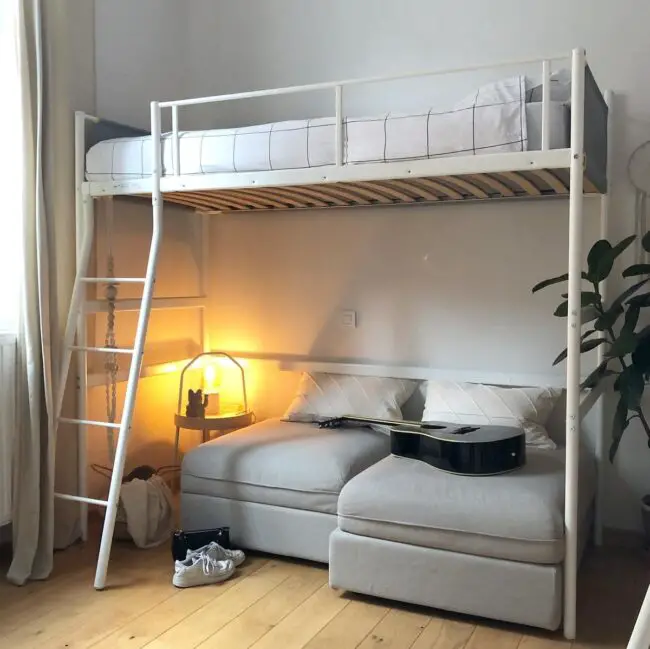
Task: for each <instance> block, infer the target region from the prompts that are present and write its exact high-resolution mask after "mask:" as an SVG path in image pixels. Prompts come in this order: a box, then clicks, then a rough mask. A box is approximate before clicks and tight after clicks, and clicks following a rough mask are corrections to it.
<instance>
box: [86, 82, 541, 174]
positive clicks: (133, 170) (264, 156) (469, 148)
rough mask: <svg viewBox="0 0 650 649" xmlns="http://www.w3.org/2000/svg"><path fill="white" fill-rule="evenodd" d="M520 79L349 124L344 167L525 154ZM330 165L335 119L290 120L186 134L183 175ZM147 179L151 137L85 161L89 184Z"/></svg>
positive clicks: (168, 165)
mask: <svg viewBox="0 0 650 649" xmlns="http://www.w3.org/2000/svg"><path fill="white" fill-rule="evenodd" d="M525 98H526V88H525V77H523V76H515V77H511V78H508V79H503V80H501V81H497V82H494V83H490V84H487V85H484V86H481V87H480V88H478V89H477V90H476V92H474V93H472V94H471V95H470V96H469V97H467V98H466V99H464V100H463V101H461V102H459V103H458V104H456V105H455V106H454V107H452V108H451V109H449V110H440V109H436V108H435V107H432V108H430V109H428V110H426V111H423V112H420V113H417V114H394V113H386V114H384V115H381V116H376V117H364V118H346V119H345V123H344V162H345V163H346V164H358V163H365V162H394V161H398V160H421V159H427V158H432V157H436V156H454V155H479V154H483V153H504V152H512V151H523V150H526V149H527V142H528V134H527V125H526V110H525V107H526V104H525ZM162 151H163V173H164V174H165V175H171V174H173V173H174V171H175V170H174V165H173V155H172V141H171V135H170V134H165V135H164V136H163V142H162ZM333 164H335V119H334V118H332V117H325V118H317V119H306V120H292V121H287V122H276V123H272V124H261V125H258V126H247V127H242V128H234V129H216V130H207V131H184V132H182V133H181V135H180V173H182V174H207V173H236V172H244V171H271V170H274V169H303V168H311V167H324V166H328V165H333ZM150 174H151V137H150V136H144V137H129V138H118V139H113V140H105V141H103V142H99V143H98V144H96V145H95V146H93V147H92V148H91V149H90V150H89V151H88V153H87V156H86V177H87V178H88V179H89V180H97V181H101V180H127V179H137V178H143V177H147V176H149V175H150Z"/></svg>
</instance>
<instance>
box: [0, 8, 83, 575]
mask: <svg viewBox="0 0 650 649" xmlns="http://www.w3.org/2000/svg"><path fill="white" fill-rule="evenodd" d="M0 4H1V5H2V6H3V9H2V13H3V14H4V16H5V18H6V22H4V28H5V29H6V31H5V35H9V37H10V38H11V43H12V44H13V48H12V49H13V52H14V59H13V66H14V67H13V73H14V74H15V75H16V76H15V78H16V79H17V80H18V82H19V88H20V92H19V93H18V95H17V96H16V93H14V95H13V97H12V96H11V95H8V94H7V93H6V92H3V102H4V101H7V100H11V99H14V101H17V102H18V103H17V104H16V105H17V106H18V107H19V110H18V112H17V115H16V117H15V121H12V122H10V123H11V124H12V128H15V133H16V134H17V142H18V146H17V151H15V152H12V155H14V156H15V157H14V158H13V159H12V163H13V164H14V165H15V167H16V168H19V169H20V170H21V178H20V179H19V182H18V183H17V184H16V186H15V187H14V189H13V191H14V192H15V194H14V195H15V196H17V197H18V203H17V208H16V214H15V216H14V223H15V226H16V227H17V228H18V232H19V234H20V235H21V239H22V246H21V249H22V250H21V251H22V254H21V255H20V256H21V262H22V263H21V264H20V265H18V266H17V267H16V269H15V271H14V274H13V277H14V278H18V277H20V280H21V281H20V283H19V286H20V309H19V314H20V320H19V325H18V361H17V384H16V395H17V399H16V412H17V431H16V433H17V435H16V441H15V458H14V469H15V471H14V474H15V480H14V498H13V502H14V507H13V520H12V526H13V548H14V555H13V561H12V564H11V567H10V569H9V573H8V578H9V580H10V581H12V582H14V583H16V584H23V583H25V582H26V581H27V580H29V579H45V578H46V577H48V576H49V574H50V572H51V570H52V559H53V548H54V545H55V544H58V545H65V544H67V543H69V542H71V541H72V540H74V539H75V538H76V536H77V534H78V526H77V509H76V508H75V507H74V506H72V508H70V507H67V508H66V509H63V511H62V512H61V515H59V516H57V523H58V525H57V527H59V528H62V529H63V533H62V534H59V535H58V536H59V540H58V543H56V542H55V524H54V523H55V516H54V514H55V510H54V497H53V494H54V481H55V462H54V460H55V457H54V452H55V447H56V442H57V440H56V437H55V427H54V421H53V410H54V409H53V394H54V389H55V387H54V386H53V383H52V377H53V375H54V376H55V375H56V374H55V372H56V365H57V363H56V361H57V360H58V354H59V351H60V350H58V349H57V348H55V346H53V341H58V339H59V328H60V320H61V317H60V314H61V313H62V312H65V310H66V309H67V306H65V305H66V303H67V301H68V300H69V289H70V279H71V278H70V277H69V275H70V272H69V270H70V264H71V263H74V261H73V260H74V217H73V216H70V214H69V212H70V213H72V214H73V213H74V210H73V209H69V208H72V205H73V202H72V201H71V200H69V198H70V196H73V184H72V183H71V178H72V168H71V167H72V159H71V155H70V152H69V151H68V150H66V148H61V147H60V142H61V135H60V132H61V131H63V136H64V137H65V138H69V145H68V147H69V148H71V147H72V137H71V121H72V113H71V111H70V112H68V108H69V107H68V106H67V105H66V104H65V103H64V104H63V108H62V107H61V106H62V105H61V103H60V102H59V101H58V99H59V97H58V96H57V93H60V92H65V91H66V90H67V88H66V84H65V83H60V82H61V79H56V78H53V76H52V75H53V69H54V68H55V67H56V65H58V66H59V68H65V65H63V66H61V63H62V61H61V60H60V57H59V60H56V59H57V57H56V52H57V47H58V46H60V44H61V43H62V42H63V41H64V40H65V34H63V33H57V32H56V30H55V29H50V27H51V25H50V22H51V21H54V22H53V23H52V24H53V25H54V26H56V21H57V20H58V21H61V20H66V13H67V12H66V9H68V10H69V9H70V8H71V7H69V6H67V5H68V3H67V1H66V0H47V1H46V2H43V0H0ZM43 25H46V28H45V29H44V28H43ZM5 41H6V39H5ZM63 63H64V64H65V61H63ZM7 74H8V73H7ZM59 85H61V87H58V86H59ZM57 111H58V113H57ZM57 114H58V115H59V117H61V115H62V123H64V124H66V127H65V128H61V127H60V125H59V124H58V123H57V119H56V117H57ZM4 123H5V124H7V122H4ZM68 123H70V127H69V128H68V127H67V124H68ZM5 130H11V129H9V128H7V126H6V127H5ZM66 144H67V142H66ZM5 153H6V151H5ZM3 194H5V195H6V193H5V192H3ZM3 202H4V198H3ZM61 205H64V210H61V209H60V207H61ZM55 224H56V231H58V235H57V233H56V231H55ZM62 270H63V271H64V274H65V275H67V276H66V277H64V278H63V280H62V279H61V274H62ZM65 271H67V273H66V272H65ZM61 303H63V305H64V306H63V307H62V304H61ZM71 439H73V440H74V436H72V437H71ZM67 450H68V453H66V454H65V456H64V457H65V462H64V465H65V464H66V463H67V466H65V468H66V471H65V472H66V474H67V475H68V476H69V475H70V474H72V476H73V483H72V486H73V488H72V489H70V488H69V486H68V489H67V490H68V491H70V490H72V491H73V490H74V484H75V483H76V470H75V469H71V467H75V466H76V447H74V446H69V447H68V449H67ZM59 464H61V462H59ZM57 468H59V467H57ZM66 486H67V485H66ZM57 513H59V510H58V509H57Z"/></svg>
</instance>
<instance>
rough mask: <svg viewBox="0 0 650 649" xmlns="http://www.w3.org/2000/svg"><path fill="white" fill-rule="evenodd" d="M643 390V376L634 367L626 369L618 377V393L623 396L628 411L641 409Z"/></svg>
mask: <svg viewBox="0 0 650 649" xmlns="http://www.w3.org/2000/svg"><path fill="white" fill-rule="evenodd" d="M644 388H645V381H644V379H643V374H642V373H641V372H640V371H639V370H638V368H637V367H636V366H634V365H629V366H628V367H626V368H625V369H624V370H623V372H621V374H620V375H619V377H618V391H619V392H620V393H621V395H622V396H623V395H624V396H625V401H626V402H627V406H628V409H630V410H638V409H639V408H640V407H641V397H643V390H644Z"/></svg>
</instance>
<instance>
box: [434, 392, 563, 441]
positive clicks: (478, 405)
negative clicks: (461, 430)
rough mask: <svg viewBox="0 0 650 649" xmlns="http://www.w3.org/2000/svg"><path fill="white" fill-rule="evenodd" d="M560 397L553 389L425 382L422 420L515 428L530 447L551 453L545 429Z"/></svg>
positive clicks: (549, 439) (559, 393)
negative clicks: (518, 428) (522, 432)
mask: <svg viewBox="0 0 650 649" xmlns="http://www.w3.org/2000/svg"><path fill="white" fill-rule="evenodd" d="M560 395H561V391H560V390H558V389H555V388H536V387H534V388H506V387H497V386H494V385H481V384H478V383H454V382H453V381H428V383H427V387H426V400H425V404H424V413H423V415H422V420H423V421H444V422H450V423H463V424H475V425H480V424H497V425H503V426H517V427H520V428H523V430H524V432H525V433H526V444H528V445H529V446H536V447H538V448H548V449H554V448H557V446H556V444H555V442H554V441H553V440H552V439H551V438H550V437H549V435H548V432H547V430H546V428H545V426H546V422H547V420H548V418H549V416H550V414H551V412H552V411H553V408H554V407H555V404H556V403H557V400H558V398H559V397H560Z"/></svg>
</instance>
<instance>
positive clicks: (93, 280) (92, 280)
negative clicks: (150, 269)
mask: <svg viewBox="0 0 650 649" xmlns="http://www.w3.org/2000/svg"><path fill="white" fill-rule="evenodd" d="M80 279H81V281H82V282H87V283H88V284H144V283H145V282H146V281H147V278H146V277H81V278H80Z"/></svg>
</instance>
